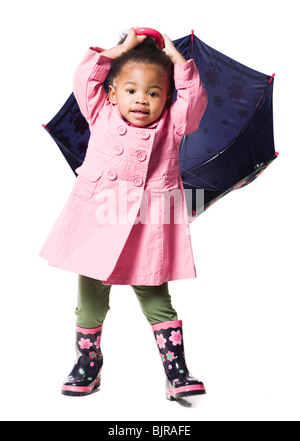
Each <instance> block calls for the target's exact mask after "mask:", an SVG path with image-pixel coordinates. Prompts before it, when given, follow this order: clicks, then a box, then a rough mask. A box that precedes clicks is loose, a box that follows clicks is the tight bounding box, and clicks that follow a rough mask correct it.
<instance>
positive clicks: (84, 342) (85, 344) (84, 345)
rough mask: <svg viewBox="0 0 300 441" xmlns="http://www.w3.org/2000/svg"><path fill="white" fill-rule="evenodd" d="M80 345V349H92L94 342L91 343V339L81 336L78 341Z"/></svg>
mask: <svg viewBox="0 0 300 441" xmlns="http://www.w3.org/2000/svg"><path fill="white" fill-rule="evenodd" d="M78 345H79V346H80V349H81V350H83V349H90V348H91V347H92V346H93V343H91V340H90V339H89V338H87V339H85V338H81V339H80V340H79V342H78Z"/></svg>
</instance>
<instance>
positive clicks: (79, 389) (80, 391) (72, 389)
mask: <svg viewBox="0 0 300 441" xmlns="http://www.w3.org/2000/svg"><path fill="white" fill-rule="evenodd" d="M100 382H101V378H97V380H95V381H94V382H93V383H91V384H90V385H89V386H68V385H63V387H62V388H61V393H62V394H63V395H68V396H72V397H84V396H86V395H91V394H92V393H93V392H94V391H95V390H96V389H98V388H99V387H100Z"/></svg>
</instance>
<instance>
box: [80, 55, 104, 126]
mask: <svg viewBox="0 0 300 441" xmlns="http://www.w3.org/2000/svg"><path fill="white" fill-rule="evenodd" d="M103 52H104V51H103V49H101V48H98V47H91V48H89V50H88V51H87V52H86V54H85V56H84V57H83V60H82V61H81V63H80V64H79V66H78V68H77V69H76V71H75V74H74V79H73V92H74V95H75V98H76V100H77V103H78V105H79V108H80V110H81V113H82V114H83V116H84V117H85V119H86V120H87V122H88V123H89V125H93V124H94V122H95V120H96V118H97V116H98V114H99V111H100V110H101V108H102V107H103V105H104V104H105V102H106V99H107V94H106V91H105V89H104V87H103V82H104V80H105V78H106V77H107V75H108V72H109V69H110V65H111V59H110V58H108V57H106V56H105V55H102V53H103Z"/></svg>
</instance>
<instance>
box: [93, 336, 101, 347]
mask: <svg viewBox="0 0 300 441" xmlns="http://www.w3.org/2000/svg"><path fill="white" fill-rule="evenodd" d="M100 343H101V337H100V336H98V337H97V340H96V341H95V343H94V345H95V348H96V349H100Z"/></svg>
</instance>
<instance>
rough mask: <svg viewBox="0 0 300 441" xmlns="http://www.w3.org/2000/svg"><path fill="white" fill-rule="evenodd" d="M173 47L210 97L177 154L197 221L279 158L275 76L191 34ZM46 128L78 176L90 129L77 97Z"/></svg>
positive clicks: (68, 101)
mask: <svg viewBox="0 0 300 441" xmlns="http://www.w3.org/2000/svg"><path fill="white" fill-rule="evenodd" d="M174 44H175V46H176V48H177V50H179V51H180V52H181V53H182V55H183V56H184V57H185V58H186V59H189V58H193V59H194V60H195V63H196V65H197V68H198V70H199V73H200V77H201V79H202V82H203V84H204V86H205V89H206V91H207V95H208V105H207V109H206V111H205V113H204V116H203V118H202V120H201V123H200V126H199V128H198V130H197V131H196V132H194V133H192V134H191V135H188V136H185V137H184V138H183V139H182V142H181V147H180V152H179V163H180V170H181V177H182V181H183V185H184V188H185V189H186V190H190V191H189V192H187V194H189V195H190V196H191V197H189V201H190V202H191V203H188V211H189V218H190V220H193V219H195V218H196V217H197V216H198V215H199V214H201V213H202V212H203V211H205V210H206V209H207V208H208V207H210V206H211V205H212V204H213V203H214V202H216V201H217V200H218V199H220V198H221V197H223V196H224V195H226V194H228V193H229V192H231V191H232V190H235V189H238V188H241V187H244V186H245V185H247V184H249V183H250V182H252V181H253V180H254V179H255V178H257V177H258V176H259V175H260V174H261V173H262V171H264V170H265V169H266V167H268V165H269V164H270V163H271V162H272V161H273V160H274V159H275V158H276V157H277V155H278V153H276V152H275V148H274V135H273V102H272V96H273V85H274V81H273V80H274V74H273V75H272V76H268V75H265V74H263V73H260V72H257V71H255V70H253V69H250V68H249V67H247V66H245V65H243V64H241V63H238V62H237V61H234V60H233V59H231V58H229V57H228V56H226V55H224V54H222V53H220V52H218V51H216V50H215V49H213V48H211V47H209V46H207V45H206V44H205V43H203V42H202V41H201V40H199V39H198V38H197V37H196V36H195V35H194V33H193V31H192V34H191V35H188V36H186V37H183V38H180V39H178V40H175V41H174ZM174 99H176V91H175V93H174ZM44 127H45V129H46V130H47V131H48V132H49V134H50V135H51V136H52V138H53V139H54V140H55V142H56V143H57V145H58V147H59V148H60V150H61V152H62V154H63V155H64V157H65V159H66V160H67V162H68V163H69V165H70V167H71V169H72V170H73V171H74V173H75V169H76V168H77V167H79V166H80V165H81V164H82V162H83V160H84V158H85V154H86V149H87V145H88V141H89V137H90V131H89V126H88V124H87V122H86V120H85V118H84V117H83V115H82V114H81V112H80V109H79V107H78V104H77V101H76V99H75V96H74V95H73V93H72V94H71V95H70V96H69V98H68V100H67V101H66V102H65V104H64V105H63V107H62V108H61V109H60V111H59V112H58V113H57V114H56V115H55V117H54V118H53V119H52V120H51V121H50V122H49V123H48V124H47V125H44ZM199 190H201V191H199Z"/></svg>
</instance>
